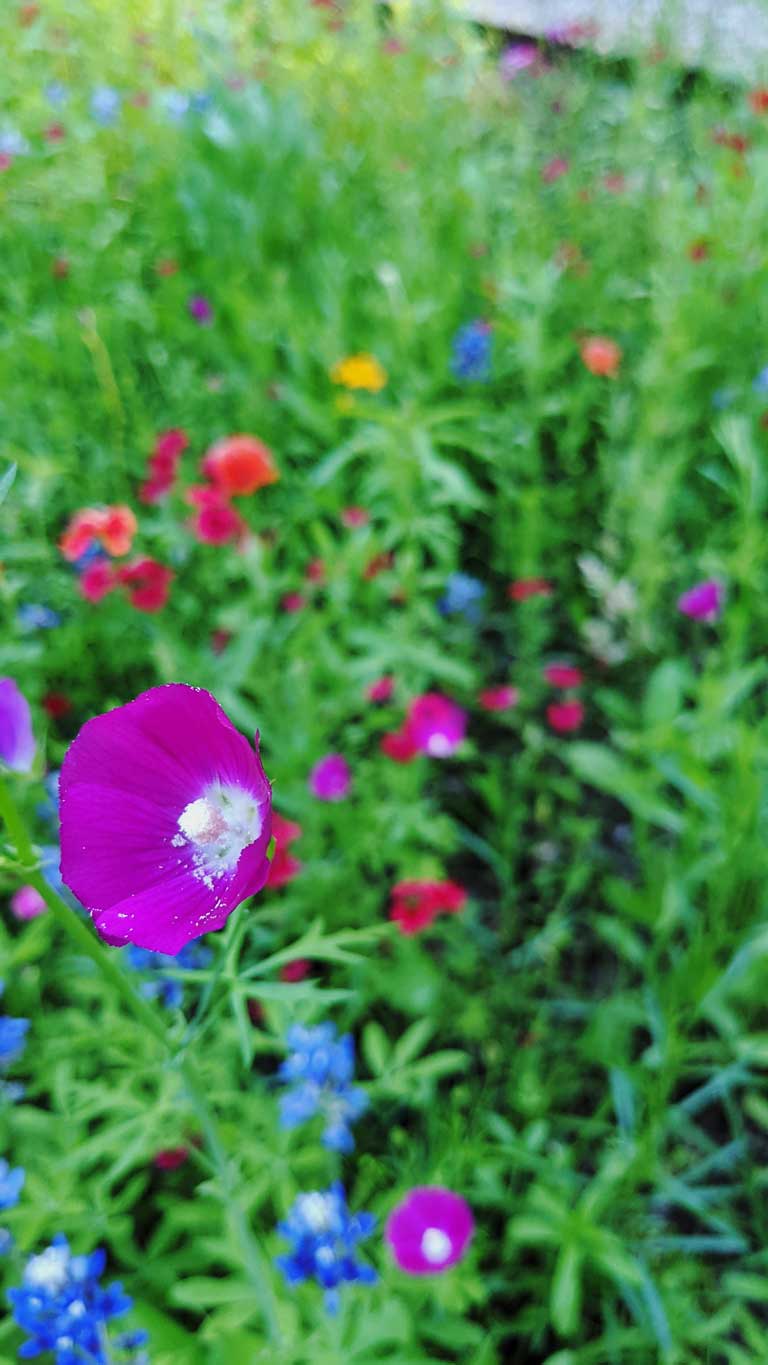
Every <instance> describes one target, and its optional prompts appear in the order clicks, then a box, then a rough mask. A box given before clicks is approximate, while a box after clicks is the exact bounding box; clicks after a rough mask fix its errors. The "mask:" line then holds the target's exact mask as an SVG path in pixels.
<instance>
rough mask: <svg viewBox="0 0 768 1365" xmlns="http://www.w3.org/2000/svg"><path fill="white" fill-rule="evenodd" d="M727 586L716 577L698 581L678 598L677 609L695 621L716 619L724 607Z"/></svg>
mask: <svg viewBox="0 0 768 1365" xmlns="http://www.w3.org/2000/svg"><path fill="white" fill-rule="evenodd" d="M724 600H725V588H724V587H723V584H722V583H719V582H718V580H717V579H716V578H707V579H706V580H705V581H704V582H703V583H697V584H696V585H695V586H694V587H693V588H689V589H688V591H687V592H684V593H683V595H682V597H678V599H677V609H678V611H681V612H682V613H683V616H692V617H693V619H694V621H716V620H717V618H718V616H719V615H720V612H721V611H722V609H723V602H724Z"/></svg>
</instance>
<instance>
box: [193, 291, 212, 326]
mask: <svg viewBox="0 0 768 1365" xmlns="http://www.w3.org/2000/svg"><path fill="white" fill-rule="evenodd" d="M188 307H189V316H190V317H191V318H194V320H195V322H199V324H200V326H201V327H207V326H208V325H209V324H210V323H211V322H213V308H212V307H211V304H210V302H209V300H208V299H207V298H206V297H205V295H204V294H193V295H192V298H191V299H190V300H189V304H188Z"/></svg>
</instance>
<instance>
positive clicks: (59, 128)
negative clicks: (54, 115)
mask: <svg viewBox="0 0 768 1365" xmlns="http://www.w3.org/2000/svg"><path fill="white" fill-rule="evenodd" d="M66 135H67V130H66V128H65V127H64V124H63V123H49V125H48V127H47V128H46V130H45V134H44V136H45V138H46V140H47V141H48V142H61V140H62V138H64V137H66Z"/></svg>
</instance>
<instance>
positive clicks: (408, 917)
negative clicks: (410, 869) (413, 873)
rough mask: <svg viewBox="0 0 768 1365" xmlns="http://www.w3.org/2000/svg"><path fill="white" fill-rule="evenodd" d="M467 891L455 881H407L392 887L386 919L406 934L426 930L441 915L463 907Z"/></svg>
mask: <svg viewBox="0 0 768 1365" xmlns="http://www.w3.org/2000/svg"><path fill="white" fill-rule="evenodd" d="M466 903H467V893H466V891H465V890H464V887H463V886H459V885H458V883H457V882H436V881H406V882H398V883H397V885H396V886H393V887H392V891H391V893H390V903H389V918H390V919H391V920H392V921H393V922H394V923H395V924H396V925H397V926H398V928H399V929H400V932H401V933H402V934H406V935H408V936H409V937H410V936H411V935H412V934H418V933H420V932H421V930H422V929H428V928H429V926H430V925H431V924H432V923H433V921H434V920H435V919H436V918H437V916H438V915H441V914H455V913H456V911H457V910H463V908H464V906H465V905H466Z"/></svg>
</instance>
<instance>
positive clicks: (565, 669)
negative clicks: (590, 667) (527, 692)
mask: <svg viewBox="0 0 768 1365" xmlns="http://www.w3.org/2000/svg"><path fill="white" fill-rule="evenodd" d="M544 677H545V678H546V680H547V682H548V683H551V684H552V686H553V687H580V686H581V684H582V682H583V681H584V675H583V673H582V671H581V669H580V668H574V667H573V664H547V666H546V668H545V669H544Z"/></svg>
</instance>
